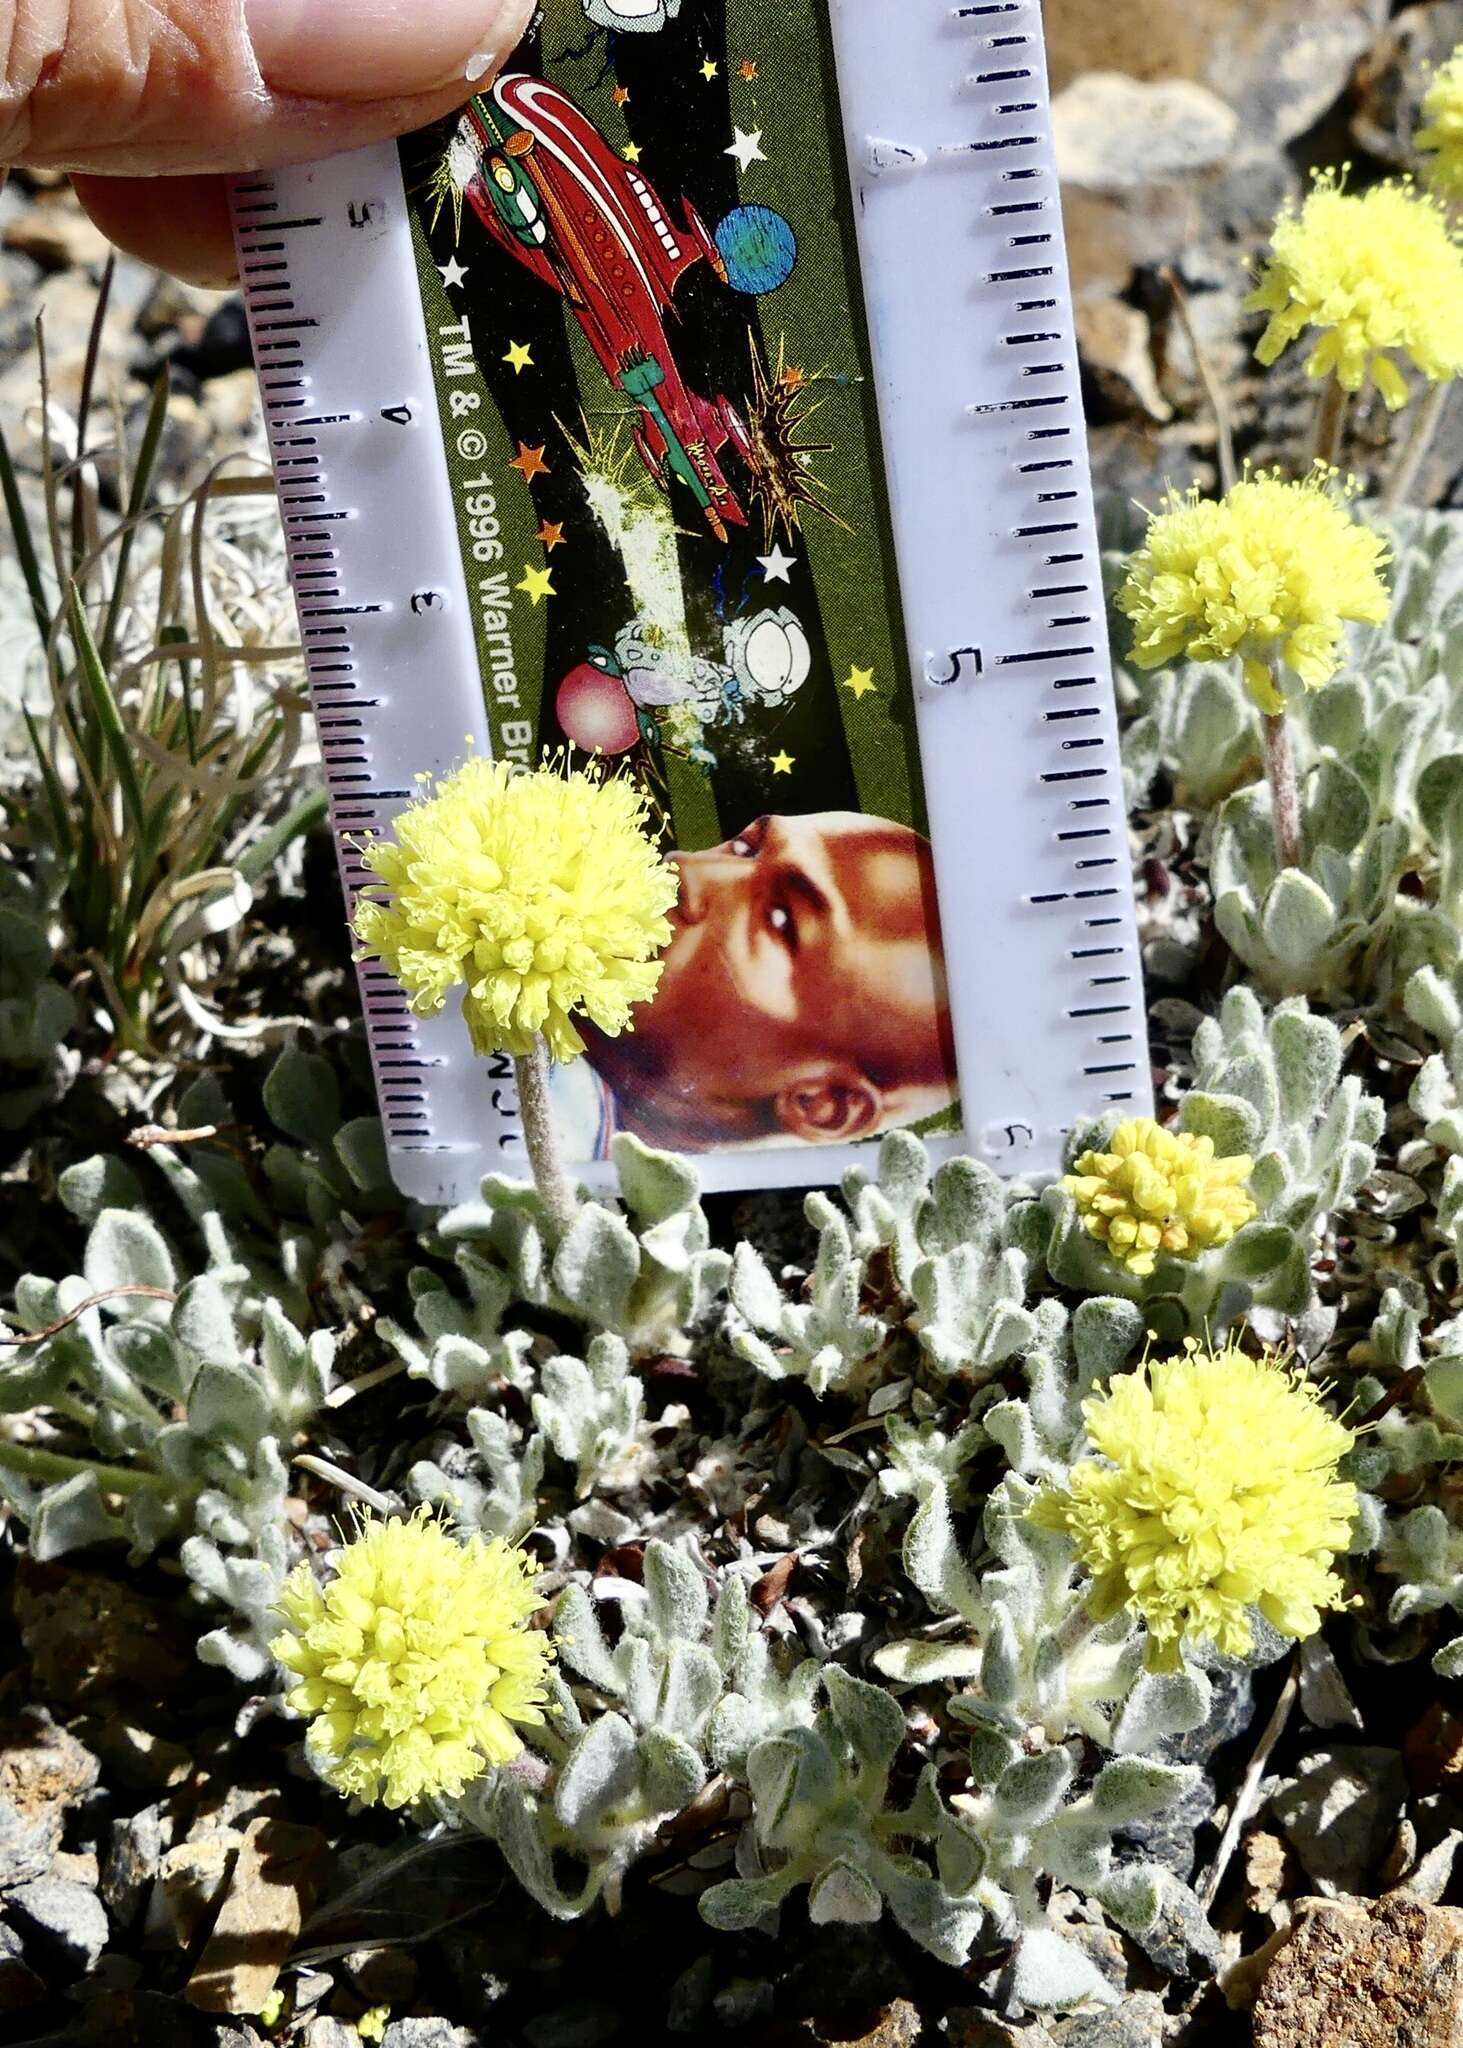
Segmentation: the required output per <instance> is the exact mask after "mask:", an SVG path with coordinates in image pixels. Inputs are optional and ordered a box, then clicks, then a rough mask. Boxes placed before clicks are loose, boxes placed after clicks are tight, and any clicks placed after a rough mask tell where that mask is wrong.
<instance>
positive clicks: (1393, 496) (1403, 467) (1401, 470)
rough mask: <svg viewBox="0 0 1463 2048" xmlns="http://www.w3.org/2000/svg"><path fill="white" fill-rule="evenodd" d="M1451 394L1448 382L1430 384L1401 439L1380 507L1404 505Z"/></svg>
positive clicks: (1384, 508) (1409, 495)
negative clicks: (1408, 429)
mask: <svg viewBox="0 0 1463 2048" xmlns="http://www.w3.org/2000/svg"><path fill="white" fill-rule="evenodd" d="M1452 395H1453V386H1452V384H1451V382H1449V383H1442V384H1434V385H1432V386H1430V387H1429V390H1428V393H1427V396H1426V397H1425V398H1424V399H1423V401H1422V403H1421V405H1420V406H1419V407H1418V408H1417V415H1416V417H1415V419H1414V420H1413V422H1412V428H1411V431H1410V432H1409V434H1408V436H1407V439H1406V440H1405V441H1404V442H1403V444H1402V447H1401V450H1400V452H1399V454H1398V457H1397V462H1396V465H1395V467H1394V468H1393V471H1392V474H1391V476H1390V477H1388V479H1387V487H1386V489H1385V490H1384V491H1383V493H1382V509H1383V511H1386V512H1392V511H1395V510H1396V508H1397V506H1399V505H1404V504H1406V502H1407V500H1408V499H1409V498H1410V497H1411V495H1412V493H1413V491H1414V489H1415V488H1416V485H1417V479H1418V475H1419V473H1420V471H1421V469H1422V465H1423V463H1424V462H1425V461H1426V460H1427V452H1428V450H1429V448H1431V446H1432V444H1433V442H1434V441H1435V440H1436V439H1437V432H1438V428H1439V427H1440V426H1441V425H1442V421H1443V414H1444V413H1445V412H1446V411H1447V409H1448V400H1449V399H1450V398H1451V397H1452Z"/></svg>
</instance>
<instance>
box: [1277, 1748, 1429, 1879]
mask: <svg viewBox="0 0 1463 2048" xmlns="http://www.w3.org/2000/svg"><path fill="white" fill-rule="evenodd" d="M1406 1791H1407V1781H1406V1777H1405V1775H1404V1773H1403V1769H1402V1759H1401V1757H1400V1756H1399V1755H1398V1753H1397V1751H1396V1750H1395V1749H1375V1748H1370V1747H1363V1746H1362V1745H1361V1744H1338V1745H1337V1747H1336V1748H1334V1749H1318V1750H1316V1751H1315V1752H1314V1753H1313V1754H1312V1755H1311V1756H1309V1757H1307V1759H1306V1760H1305V1764H1304V1766H1303V1768H1302V1770H1301V1773H1300V1775H1299V1777H1297V1778H1296V1779H1295V1780H1294V1781H1293V1782H1292V1783H1291V1784H1289V1785H1287V1786H1285V1787H1284V1788H1283V1789H1282V1790H1281V1791H1279V1792H1277V1793H1276V1794H1275V1796H1274V1797H1273V1799H1272V1800H1271V1802H1270V1804H1271V1809H1272V1811H1273V1812H1274V1814H1275V1817H1276V1819H1277V1820H1278V1821H1279V1822H1280V1825H1281V1827H1282V1828H1284V1830H1285V1833H1286V1835H1287V1836H1288V1837H1289V1839H1290V1841H1291V1843H1292V1845H1293V1846H1294V1849H1295V1852H1296V1854H1297V1856H1299V1858H1300V1860H1301V1864H1302V1867H1303V1868H1304V1870H1305V1873H1306V1875H1307V1877H1309V1879H1310V1880H1311V1883H1312V1884H1313V1885H1315V1887H1316V1889H1317V1890H1318V1891H1320V1892H1324V1893H1325V1894H1326V1895H1327V1896H1328V1897H1335V1896H1336V1895H1337V1894H1338V1893H1347V1892H1359V1891H1365V1890H1366V1881H1367V1877H1368V1874H1369V1873H1370V1872H1371V1870H1372V1869H1373V1867H1374V1866H1375V1865H1376V1864H1377V1863H1379V1862H1380V1861H1381V1859H1382V1857H1383V1856H1384V1855H1385V1854H1386V1852H1387V1846H1388V1843H1389V1841H1390V1839H1391V1832H1392V1828H1393V1825H1394V1824H1395V1821H1396V1817H1397V1811H1398V1808H1399V1807H1400V1806H1401V1804H1402V1801H1403V1799H1404V1797H1405V1796H1406Z"/></svg>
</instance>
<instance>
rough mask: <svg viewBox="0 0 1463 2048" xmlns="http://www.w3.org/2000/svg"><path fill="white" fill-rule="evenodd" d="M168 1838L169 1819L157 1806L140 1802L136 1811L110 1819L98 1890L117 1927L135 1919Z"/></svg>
mask: <svg viewBox="0 0 1463 2048" xmlns="http://www.w3.org/2000/svg"><path fill="white" fill-rule="evenodd" d="M172 1838H173V1824H172V1821H171V1820H170V1819H167V1818H166V1817H165V1816H164V1815H163V1812H162V1809H161V1808H160V1807H158V1806H144V1807H143V1808H142V1810H141V1812H140V1813H132V1814H128V1815H126V1816H125V1817H124V1818H123V1819H121V1820H114V1821H113V1822H112V1832H111V1838H110V1840H109V1842H108V1845H107V1854H106V1860H105V1862H104V1863H103V1865H102V1876H101V1892H102V1898H103V1899H104V1900H105V1902H106V1906H107V1910H108V1912H109V1913H110V1914H111V1916H112V1918H113V1920H115V1921H116V1923H117V1925H118V1927H119V1928H126V1927H130V1926H131V1924H132V1922H133V1921H134V1920H135V1919H136V1917H137V1914H138V1912H139V1910H140V1909H141V1906H142V1902H143V1900H144V1899H145V1898H146V1896H147V1893H148V1890H149V1888H150V1886H151V1885H152V1884H153V1883H154V1882H155V1880H156V1878H157V1875H158V1870H159V1867H160V1865H161V1863H162V1857H163V1851H164V1850H165V1849H166V1848H167V1847H168V1846H169V1845H170V1843H171V1841H172Z"/></svg>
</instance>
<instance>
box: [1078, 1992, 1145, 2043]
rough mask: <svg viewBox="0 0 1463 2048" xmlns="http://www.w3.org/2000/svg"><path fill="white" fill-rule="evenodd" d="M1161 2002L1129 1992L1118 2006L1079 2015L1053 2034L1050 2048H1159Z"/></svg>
mask: <svg viewBox="0 0 1463 2048" xmlns="http://www.w3.org/2000/svg"><path fill="white" fill-rule="evenodd" d="M1163 2037H1164V2011H1163V2000H1162V1999H1161V1998H1158V1997H1156V1996H1155V1994H1154V1993H1153V1992H1151V1991H1131V1992H1129V1994H1128V1996H1127V1997H1126V1998H1125V1999H1123V2001H1122V2003H1121V2004H1120V2005H1105V2006H1102V2007H1100V2008H1099V2009H1098V2010H1097V2011H1096V2012H1083V2013H1078V2014H1077V2015H1076V2017H1075V2018H1073V2019H1070V2020H1065V2021H1063V2022H1062V2023H1061V2024H1060V2025H1059V2026H1058V2027H1057V2028H1056V2029H1055V2030H1054V2032H1053V2034H1052V2041H1053V2048H1162V2044H1163Z"/></svg>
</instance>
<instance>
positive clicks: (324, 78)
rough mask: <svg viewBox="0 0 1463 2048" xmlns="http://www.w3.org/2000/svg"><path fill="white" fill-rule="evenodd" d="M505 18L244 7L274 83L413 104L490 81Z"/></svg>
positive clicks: (462, 4) (403, 10)
mask: <svg viewBox="0 0 1463 2048" xmlns="http://www.w3.org/2000/svg"><path fill="white" fill-rule="evenodd" d="M505 11H506V12H510V13H511V12H512V10H511V9H508V10H505V9H504V8H503V7H502V6H501V5H494V4H493V0H426V4H423V0H244V19H245V22H246V23H247V25H248V29H249V37H250V41H251V42H252V43H253V46H254V60H255V62H256V63H257V64H258V66H259V71H260V75H261V76H262V78H263V80H264V82H265V84H266V85H267V86H269V87H270V88H271V90H272V91H274V92H284V93H295V94H298V95H300V96H301V97H303V98H306V99H322V100H332V99H340V100H379V99H406V98H409V97H410V96H411V95H412V94H413V93H423V92H435V91H438V90H442V89H445V88H446V87H448V86H450V85H452V84H454V83H455V82H456V81H457V80H459V79H463V80H466V79H467V78H469V77H470V76H474V77H477V78H481V77H483V76H484V75H485V74H486V73H487V72H488V71H490V70H491V69H493V67H494V66H495V65H496V64H497V63H498V61H499V58H500V55H501V54H502V51H501V47H500V46H501V44H502V42H503V40H504V38H503V36H502V34H501V31H499V30H498V24H499V23H500V22H501V21H502V18H503V15H504V13H505ZM495 31H498V32H497V33H495Z"/></svg>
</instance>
